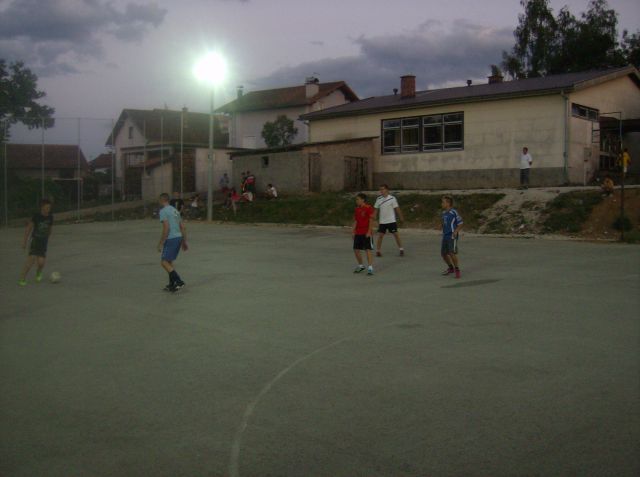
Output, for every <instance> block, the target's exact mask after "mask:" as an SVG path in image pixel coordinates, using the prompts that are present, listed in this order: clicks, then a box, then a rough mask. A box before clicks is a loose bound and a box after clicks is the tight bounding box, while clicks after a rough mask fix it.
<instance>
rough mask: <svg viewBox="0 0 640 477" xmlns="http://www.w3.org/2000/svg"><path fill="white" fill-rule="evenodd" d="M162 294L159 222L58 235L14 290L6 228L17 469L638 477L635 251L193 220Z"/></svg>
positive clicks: (2, 431)
mask: <svg viewBox="0 0 640 477" xmlns="http://www.w3.org/2000/svg"><path fill="white" fill-rule="evenodd" d="M187 227H188V231H189V234H190V240H189V242H190V247H191V249H190V250H189V251H188V252H187V253H181V255H180V257H179V259H178V261H177V263H176V265H177V269H178V271H179V272H180V273H181V275H182V277H183V279H184V280H185V282H186V283H187V287H186V289H185V290H183V291H181V292H179V293H178V294H176V295H171V294H169V293H167V292H163V291H162V290H161V289H162V287H163V286H164V285H165V283H166V281H167V278H166V273H165V272H163V271H162V270H161V268H160V266H159V264H158V262H159V255H158V253H157V252H156V250H155V247H156V244H157V241H158V238H159V235H160V226H159V223H158V222H156V221H151V220H147V221H132V222H124V223H116V224H111V223H94V224H81V225H60V226H55V227H54V231H53V236H52V238H51V243H50V249H49V263H48V267H47V275H48V274H49V273H51V272H52V271H54V270H55V271H59V272H61V274H62V281H61V283H59V284H51V283H48V282H43V283H40V284H35V283H34V280H33V272H32V275H31V276H30V277H29V278H30V280H29V285H28V286H27V287H24V288H20V287H18V285H17V280H18V274H19V271H20V268H21V266H22V262H23V260H24V256H23V255H22V254H21V250H20V240H21V237H22V233H23V231H22V230H21V229H3V230H0V262H1V263H2V265H3V266H2V270H3V273H2V275H1V276H0V287H1V288H0V290H1V295H2V307H1V309H0V383H1V389H0V475H2V476H3V477H13V476H29V477H31V476H36V475H46V476H49V477H50V476H65V477H67V476H92V477H95V476H147V475H148V476H230V477H237V476H267V475H269V476H316V475H319V476H345V477H346V476H367V477H369V476H394V477H395V476H476V475H477V476H487V475H491V476H503V475H504V476H512V475H616V476H627V475H628V476H632V475H638V473H639V472H640V457H639V455H640V454H638V453H637V451H638V448H639V446H640V399H639V398H640V358H639V351H638V343H639V342H640V324H639V321H638V318H639V316H638V311H639V309H640V307H639V305H640V303H639V298H638V297H639V294H638V291H639V284H640V274H639V273H640V267H639V265H640V247H638V246H629V245H619V244H592V243H580V242H570V241H550V240H516V239H498V238H488V237H473V236H466V237H464V238H463V239H462V241H461V244H460V252H461V255H460V257H461V265H462V266H461V268H462V279H461V280H456V279H455V278H453V277H442V276H440V272H441V271H442V270H443V269H444V264H443V263H441V261H440V258H439V251H440V242H439V240H440V239H439V237H438V236H437V235H434V234H433V233H431V234H429V233H426V232H421V231H405V232H404V239H405V242H406V243H405V248H406V250H407V255H406V256H405V257H403V258H400V257H397V256H396V254H395V247H394V246H393V240H392V238H391V237H387V238H386V239H385V244H384V247H383V249H384V252H386V254H385V256H384V257H382V258H381V259H378V260H377V262H376V275H375V276H373V277H367V276H364V275H354V274H352V269H353V267H354V265H355V263H354V259H353V256H352V252H351V250H350V246H351V237H350V234H349V231H347V230H341V229H333V228H302V227H300V228H296V227H278V226H273V227H254V226H225V225H207V224H200V223H197V224H191V223H189V224H187Z"/></svg>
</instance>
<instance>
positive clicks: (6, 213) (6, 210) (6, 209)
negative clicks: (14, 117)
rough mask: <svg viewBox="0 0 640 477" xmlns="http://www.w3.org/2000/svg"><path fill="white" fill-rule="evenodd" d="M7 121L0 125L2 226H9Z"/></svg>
mask: <svg viewBox="0 0 640 477" xmlns="http://www.w3.org/2000/svg"><path fill="white" fill-rule="evenodd" d="M8 124H9V121H3V124H2V126H3V127H4V135H3V136H2V141H3V143H4V144H3V146H4V226H5V227H8V226H9V180H8V179H7V174H8V173H9V167H8V165H7V163H8V161H9V157H8V156H7V134H8V132H9V129H8V127H7V126H8Z"/></svg>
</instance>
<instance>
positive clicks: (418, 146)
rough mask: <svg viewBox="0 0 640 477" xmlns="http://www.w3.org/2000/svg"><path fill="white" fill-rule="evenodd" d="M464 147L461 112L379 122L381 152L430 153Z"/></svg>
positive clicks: (462, 115) (462, 114)
mask: <svg viewBox="0 0 640 477" xmlns="http://www.w3.org/2000/svg"><path fill="white" fill-rule="evenodd" d="M463 147H464V113H461V112H458V113H446V114H433V115H430V116H421V117H411V118H402V119H387V120H384V121H382V153H383V154H399V153H403V152H418V151H425V152H433V151H452V150H460V149H463Z"/></svg>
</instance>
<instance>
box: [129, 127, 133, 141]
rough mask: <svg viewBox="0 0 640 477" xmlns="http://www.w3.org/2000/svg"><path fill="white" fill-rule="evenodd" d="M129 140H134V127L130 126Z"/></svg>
mask: <svg viewBox="0 0 640 477" xmlns="http://www.w3.org/2000/svg"><path fill="white" fill-rule="evenodd" d="M129 139H133V126H129Z"/></svg>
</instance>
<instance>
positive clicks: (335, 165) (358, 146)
mask: <svg viewBox="0 0 640 477" xmlns="http://www.w3.org/2000/svg"><path fill="white" fill-rule="evenodd" d="M375 144H376V143H375V142H374V141H373V140H371V139H366V140H363V141H357V142H348V143H337V144H318V145H310V146H307V147H305V148H304V152H305V154H306V155H307V156H308V154H312V153H317V154H320V162H321V165H322V166H321V167H322V178H321V189H322V191H323V192H329V191H341V190H344V189H345V159H346V158H348V157H358V158H364V159H366V160H367V163H368V168H367V169H368V170H367V184H366V186H365V188H366V189H370V188H371V187H372V185H373V168H374V164H373V159H374V148H375Z"/></svg>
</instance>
